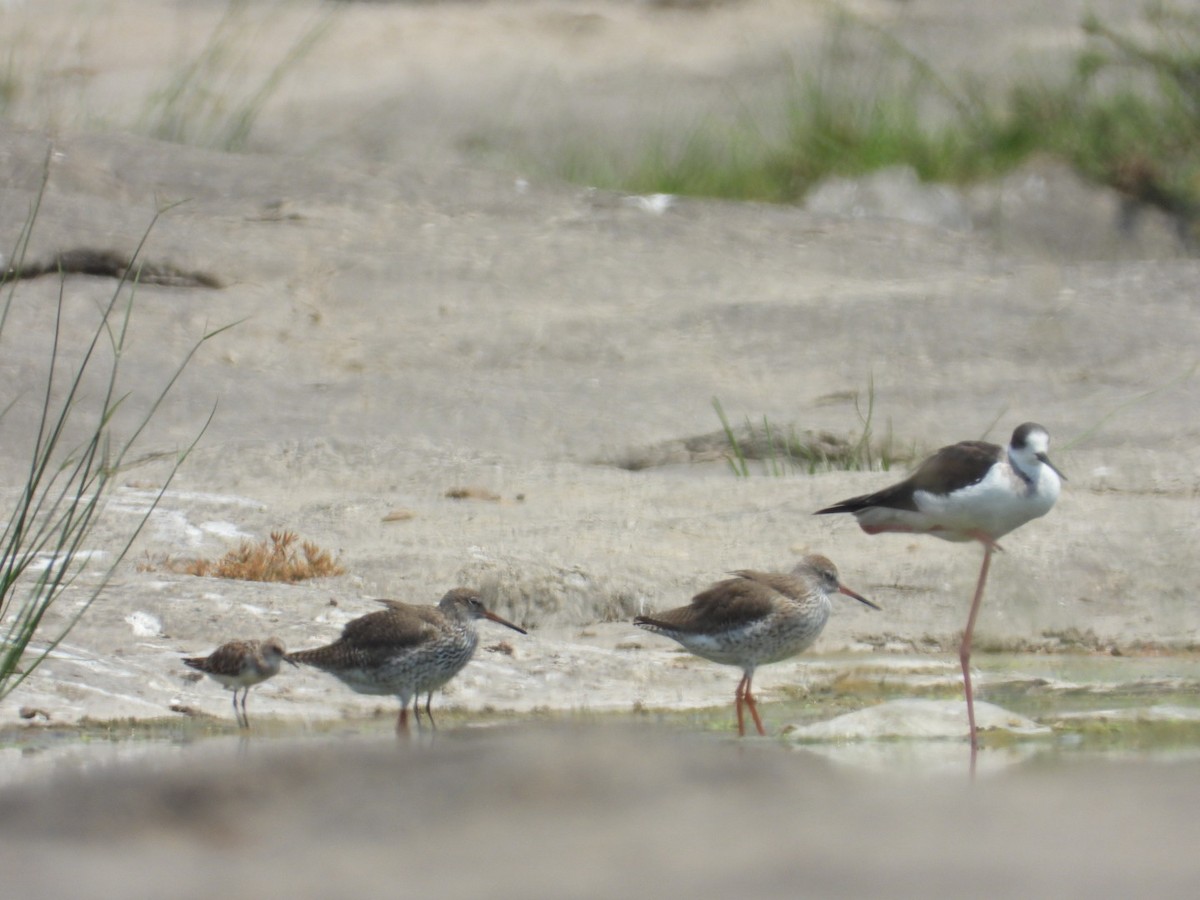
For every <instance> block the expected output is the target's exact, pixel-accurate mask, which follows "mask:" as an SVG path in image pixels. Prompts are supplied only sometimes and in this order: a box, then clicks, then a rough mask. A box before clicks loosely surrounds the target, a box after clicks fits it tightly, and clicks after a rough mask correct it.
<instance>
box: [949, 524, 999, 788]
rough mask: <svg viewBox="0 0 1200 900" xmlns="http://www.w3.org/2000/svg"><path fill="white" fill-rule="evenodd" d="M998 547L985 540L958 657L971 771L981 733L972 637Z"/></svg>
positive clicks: (973, 769)
mask: <svg viewBox="0 0 1200 900" xmlns="http://www.w3.org/2000/svg"><path fill="white" fill-rule="evenodd" d="M995 549H998V548H997V547H996V542H995V541H992V540H988V541H985V542H983V565H982V566H980V568H979V581H978V582H977V583H976V585H975V598H974V599H973V600H972V601H971V614H970V616H968V617H967V627H966V630H965V631H963V638H962V645H961V646H960V647H959V648H958V658H959V659H960V660H961V661H962V672H963V690H964V691H965V692H966V695H967V723H968V725H969V726H970V729H971V771H972V772H974V771H975V754H976V752H977V751H978V750H979V735H978V733H977V732H976V730H975V691H974V690H973V689H972V687H971V637H972V636H973V635H974V634H975V620H976V619H977V618H978V617H979V607H980V605H981V604H982V602H983V589H984V586H985V585H986V584H987V576H988V567H989V566H990V565H991V562H992V551H993V550H995Z"/></svg>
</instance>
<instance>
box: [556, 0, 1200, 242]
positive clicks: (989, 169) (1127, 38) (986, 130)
mask: <svg viewBox="0 0 1200 900" xmlns="http://www.w3.org/2000/svg"><path fill="white" fill-rule="evenodd" d="M1143 25H1144V27H1143V28H1142V29H1140V30H1139V33H1140V34H1141V35H1142V36H1139V37H1134V36H1131V33H1130V32H1131V30H1129V29H1125V28H1123V27H1121V28H1118V27H1115V26H1113V25H1111V24H1109V23H1108V22H1106V21H1105V20H1103V19H1101V18H1099V17H1098V16H1096V15H1095V14H1088V15H1087V16H1086V17H1085V18H1084V19H1083V20H1082V22H1081V26H1080V27H1081V30H1082V32H1083V34H1084V36H1085V38H1086V40H1087V44H1086V47H1085V48H1084V49H1083V50H1081V51H1080V52H1079V53H1078V54H1077V56H1076V57H1075V58H1074V60H1073V61H1072V62H1073V65H1072V66H1071V67H1070V69H1069V71H1068V72H1067V73H1066V74H1054V75H1050V74H1038V75H1029V74H1021V73H1017V74H1014V76H1013V77H1012V78H1011V80H1010V81H1009V82H1008V83H1007V84H997V83H996V82H995V81H994V80H993V81H992V82H990V83H987V84H986V89H985V86H984V84H983V83H981V82H973V81H972V80H971V78H970V77H969V76H964V77H962V78H958V79H954V80H952V79H949V78H947V77H945V76H943V75H942V74H941V73H939V72H938V71H937V70H936V69H935V67H934V66H933V64H932V63H930V61H929V60H927V59H924V58H922V57H921V56H920V55H918V54H916V53H913V52H912V51H911V50H909V49H908V48H906V47H904V46H903V44H902V43H901V42H900V41H899V40H898V39H896V38H895V37H893V36H892V35H889V34H887V33H886V32H884V31H883V30H882V29H879V28H876V27H874V26H872V25H870V24H868V23H866V22H863V21H860V20H856V19H854V18H852V17H849V16H843V17H841V18H840V19H839V20H838V22H837V23H836V25H835V27H834V28H833V30H832V32H831V34H832V37H831V38H830V40H829V42H828V43H827V45H826V46H825V48H824V49H823V50H822V51H821V52H820V54H819V56H818V57H817V59H816V60H815V61H813V62H812V63H811V64H809V62H808V61H805V65H804V66H803V67H796V69H795V70H794V71H793V73H792V74H791V83H790V87H789V88H788V89H787V90H786V91H785V92H784V96H783V100H782V102H781V104H778V105H776V104H774V103H767V104H762V103H760V104H759V106H758V108H753V109H752V108H749V107H747V106H746V105H743V106H742V107H741V111H740V112H739V113H738V114H735V115H733V116H731V117H730V116H726V117H721V116H718V115H715V114H714V115H710V116H708V117H706V118H703V117H702V118H700V119H699V122H698V124H695V125H694V126H692V127H691V130H689V131H686V133H684V134H683V135H682V136H679V135H667V134H651V135H649V136H646V137H644V138H643V139H642V141H641V143H640V144H637V145H634V149H632V150H631V149H630V146H629V142H626V145H625V146H624V147H623V148H621V149H620V150H616V149H614V148H610V147H608V146H606V144H605V141H604V140H603V139H600V140H596V139H594V138H589V139H587V140H586V141H580V142H579V144H578V145H576V146H572V147H569V148H568V149H567V150H566V151H565V152H564V153H563V154H562V156H561V157H560V160H559V165H558V167H557V172H558V174H560V175H562V176H565V177H567V178H569V179H571V180H575V181H583V182H586V183H588V184H592V185H594V186H597V187H604V188H612V189H618V190H627V191H634V192H638V193H678V194H691V195H700V196H716V197H723V198H730V199H745V200H768V201H777V202H797V201H800V200H802V199H803V198H804V196H805V195H806V193H807V192H808V191H809V190H810V189H811V188H812V187H813V186H814V185H815V184H817V183H818V182H820V181H821V180H823V179H825V178H829V177H831V176H842V177H857V176H860V175H863V174H865V173H868V172H871V171H875V170H877V169H881V168H885V167H888V166H897V165H902V166H907V167H910V168H912V169H913V170H914V171H915V172H916V173H917V174H918V175H919V176H920V177H921V178H922V179H923V180H925V181H938V182H947V183H957V184H963V183H970V182H974V181H979V180H981V179H987V178H991V177H995V176H997V175H1002V174H1004V173H1005V172H1007V171H1010V170H1011V169H1013V168H1015V167H1016V166H1018V165H1020V164H1021V163H1022V162H1023V161H1025V160H1026V159H1028V158H1029V157H1030V156H1031V155H1033V154H1042V155H1046V156H1051V157H1056V158H1059V159H1063V160H1065V161H1066V162H1068V163H1069V164H1070V165H1072V166H1073V167H1074V168H1075V169H1076V170H1077V171H1078V172H1079V173H1080V174H1081V175H1083V176H1084V177H1085V178H1088V179H1089V180H1092V181H1094V182H1098V183H1101V184H1105V185H1109V186H1112V187H1115V188H1117V189H1118V190H1120V191H1121V192H1122V193H1123V194H1125V195H1126V196H1127V197H1128V198H1130V199H1132V200H1136V201H1138V202H1142V203H1145V204H1149V205H1153V206H1156V207H1159V208H1161V209H1164V210H1166V211H1167V212H1169V213H1171V214H1173V215H1175V216H1176V217H1177V218H1178V219H1179V220H1180V221H1182V222H1185V223H1192V226H1193V228H1194V226H1195V222H1196V221H1197V219H1200V14H1198V13H1196V12H1192V11H1181V10H1178V9H1175V8H1173V7H1171V6H1169V5H1167V4H1161V3H1156V4H1151V5H1149V6H1148V7H1147V8H1146V10H1145V13H1144V15H1143Z"/></svg>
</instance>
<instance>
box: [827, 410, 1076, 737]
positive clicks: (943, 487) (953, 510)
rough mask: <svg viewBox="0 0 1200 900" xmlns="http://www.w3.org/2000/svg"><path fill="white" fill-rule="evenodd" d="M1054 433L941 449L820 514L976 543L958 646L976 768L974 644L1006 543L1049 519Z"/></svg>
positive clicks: (1054, 492)
mask: <svg viewBox="0 0 1200 900" xmlns="http://www.w3.org/2000/svg"><path fill="white" fill-rule="evenodd" d="M1049 450H1050V434H1049V432H1047V431H1046V429H1045V428H1043V427H1042V426H1041V425H1038V424H1037V423H1035V422H1025V423H1023V424H1021V425H1018V426H1017V428H1016V429H1015V430H1014V431H1013V433H1012V439H1011V440H1010V441H1009V444H1008V446H1007V447H1001V446H998V445H996V444H990V443H987V442H986V441H961V442H959V443H957V444H951V445H949V446H947V447H942V448H941V449H940V450H938V451H937V452H936V453H934V454H933V455H932V456H930V457H929V458H928V459H926V460H925V461H924V462H922V463H921V464H920V465H919V466H918V467H917V469H916V470H915V471H914V472H913V473H912V474H911V475H910V476H909V477H908V478H905V479H904V480H903V481H901V482H899V483H898V484H894V485H892V486H891V487H886V488H884V489H883V490H881V491H876V492H875V493H874V494H864V495H862V496H861V497H851V498H850V499H848V500H843V501H841V502H840V503H835V504H834V505H833V506H828V507H826V508H825V509H819V510H817V511H816V513H814V515H828V514H831V513H850V514H852V515H853V516H854V517H855V519H857V520H858V524H859V527H860V528H862V530H863V531H865V532H866V533H867V534H882V533H885V532H904V533H915V534H929V535H932V536H933V537H937V538H941V539H942V540H945V541H978V542H979V543H980V544H982V545H983V564H982V566H981V567H980V570H979V580H978V582H977V583H976V585H975V595H974V597H973V598H972V600H971V611H970V614H969V615H968V617H967V624H966V627H965V628H964V630H963V637H962V644H961V645H960V647H959V660H960V661H961V663H962V673H963V691H964V693H965V694H966V698H967V723H968V727H969V729H970V740H971V751H972V761H973V760H974V754H975V752H976V751H977V750H978V749H979V735H978V732H977V730H976V728H975V696H974V692H973V690H972V688H971V668H970V661H971V637H972V635H973V634H974V631H975V620H976V618H977V617H978V615H979V606H980V603H981V602H982V600H983V590H984V586H985V585H986V584H987V576H988V568H989V567H990V565H991V561H992V554H993V553H994V552H995V551H997V550H1001V549H1002V548H1001V547H1000V545H999V543H997V542H998V541H999V539H1000V538H1002V537H1004V535H1006V534H1008V533H1009V532H1011V531H1013V530H1015V529H1017V528H1020V527H1021V526H1022V525H1024V524H1025V523H1026V522H1028V521H1030V520H1031V519H1036V518H1038V517H1040V516H1044V515H1045V514H1046V513H1048V512H1049V511H1050V509H1051V507H1053V506H1054V503H1055V501H1056V500H1058V495H1059V492H1060V491H1061V489H1062V484H1063V482H1065V481H1066V480H1067V478H1066V476H1065V475H1064V474H1063V473H1062V472H1061V471H1059V469H1058V468H1056V467H1055V465H1054V464H1053V463H1052V462H1050V458H1049V456H1048V455H1047V454H1048V453H1049Z"/></svg>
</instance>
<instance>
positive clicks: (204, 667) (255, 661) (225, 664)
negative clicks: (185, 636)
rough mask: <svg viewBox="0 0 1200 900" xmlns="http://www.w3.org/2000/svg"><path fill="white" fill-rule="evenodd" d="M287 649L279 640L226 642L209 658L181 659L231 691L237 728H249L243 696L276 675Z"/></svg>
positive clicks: (193, 657) (192, 657)
mask: <svg viewBox="0 0 1200 900" xmlns="http://www.w3.org/2000/svg"><path fill="white" fill-rule="evenodd" d="M286 655H287V649H286V648H285V647H284V646H283V641H281V640H279V638H267V640H265V641H229V642H228V643H225V644H222V645H221V646H220V647H218V648H217V649H216V650H214V651H213V652H212V653H210V654H209V655H208V656H191V657H184V660H183V662H184V664H185V665H187V666H190V667H191V668H193V669H196V670H198V671H200V672H203V673H204V674H205V675H207V676H209V677H210V678H212V679H214V680H215V681H218V682H220V683H221V684H222V685H224V686H225V687H226V688H227V689H228V690H231V691H233V715H234V717H235V718H236V719H237V723H238V726H239V727H240V728H249V727H250V719H249V717H248V716H247V715H246V695H247V694H249V693H250V688H252V687H253V686H254V685H256V684H259V683H261V682H263V681H266V680H267V679H268V678H272V677H274V676H275V675H278V674H279V664H280V663H281V662H283V660H284V658H285V657H286ZM239 690H241V691H242V707H241V711H240V712H239V710H238V691H239Z"/></svg>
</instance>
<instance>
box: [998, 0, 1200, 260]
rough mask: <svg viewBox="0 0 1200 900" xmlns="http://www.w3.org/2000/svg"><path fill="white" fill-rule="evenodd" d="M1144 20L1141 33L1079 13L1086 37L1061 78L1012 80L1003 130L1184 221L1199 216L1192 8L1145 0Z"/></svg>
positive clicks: (1199, 58) (1198, 77) (1199, 133)
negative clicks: (1052, 80)
mask: <svg viewBox="0 0 1200 900" xmlns="http://www.w3.org/2000/svg"><path fill="white" fill-rule="evenodd" d="M1144 24H1145V27H1144V29H1143V33H1144V35H1145V36H1144V37H1139V38H1135V37H1132V36H1130V34H1128V33H1125V32H1123V31H1118V30H1116V29H1114V28H1113V27H1111V26H1110V25H1108V24H1107V23H1105V22H1104V21H1103V20H1101V19H1100V18H1098V17H1097V16H1095V15H1094V14H1089V15H1088V16H1087V17H1085V19H1084V20H1083V23H1082V28H1083V31H1084V33H1085V34H1086V35H1087V38H1088V45H1087V48H1086V49H1085V50H1084V51H1082V52H1081V53H1080V54H1079V56H1078V58H1077V60H1076V65H1075V68H1074V71H1073V73H1072V75H1071V77H1070V78H1069V79H1068V80H1067V81H1066V82H1064V83H1062V84H1057V85H1046V84H1021V85H1018V86H1017V87H1016V88H1014V90H1013V92H1012V98H1011V102H1010V113H1009V122H1010V128H1011V129H1012V131H1013V133H1014V134H1015V135H1016V134H1020V135H1022V137H1021V138H1020V139H1022V140H1025V141H1027V142H1029V143H1033V144H1036V146H1037V147H1038V148H1039V149H1043V150H1045V151H1047V152H1049V153H1052V154H1054V155H1057V156H1059V157H1062V158H1065V159H1066V160H1068V161H1069V162H1070V163H1071V164H1072V166H1073V167H1074V168H1075V169H1077V170H1078V171H1079V172H1080V173H1081V174H1083V175H1084V176H1085V177H1087V178H1088V179H1090V180H1092V181H1096V182H1099V183H1102V184H1107V185H1110V186H1112V187H1115V188H1117V189H1118V190H1120V191H1121V192H1122V193H1124V194H1125V195H1126V196H1127V197H1129V198H1131V199H1133V200H1137V201H1140V202H1142V203H1145V204H1148V205H1152V206H1156V207H1158V208H1160V209H1163V210H1165V211H1167V212H1169V213H1171V214H1173V215H1174V216H1176V218H1177V220H1178V221H1180V222H1183V223H1191V225H1192V227H1193V229H1194V227H1195V223H1196V220H1197V218H1198V217H1200V14H1197V13H1195V12H1183V11H1180V10H1176V9H1173V8H1172V7H1170V6H1168V5H1165V4H1151V5H1149V6H1148V7H1147V8H1146V11H1145V14H1144ZM1193 237H1195V235H1194V234H1193Z"/></svg>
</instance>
